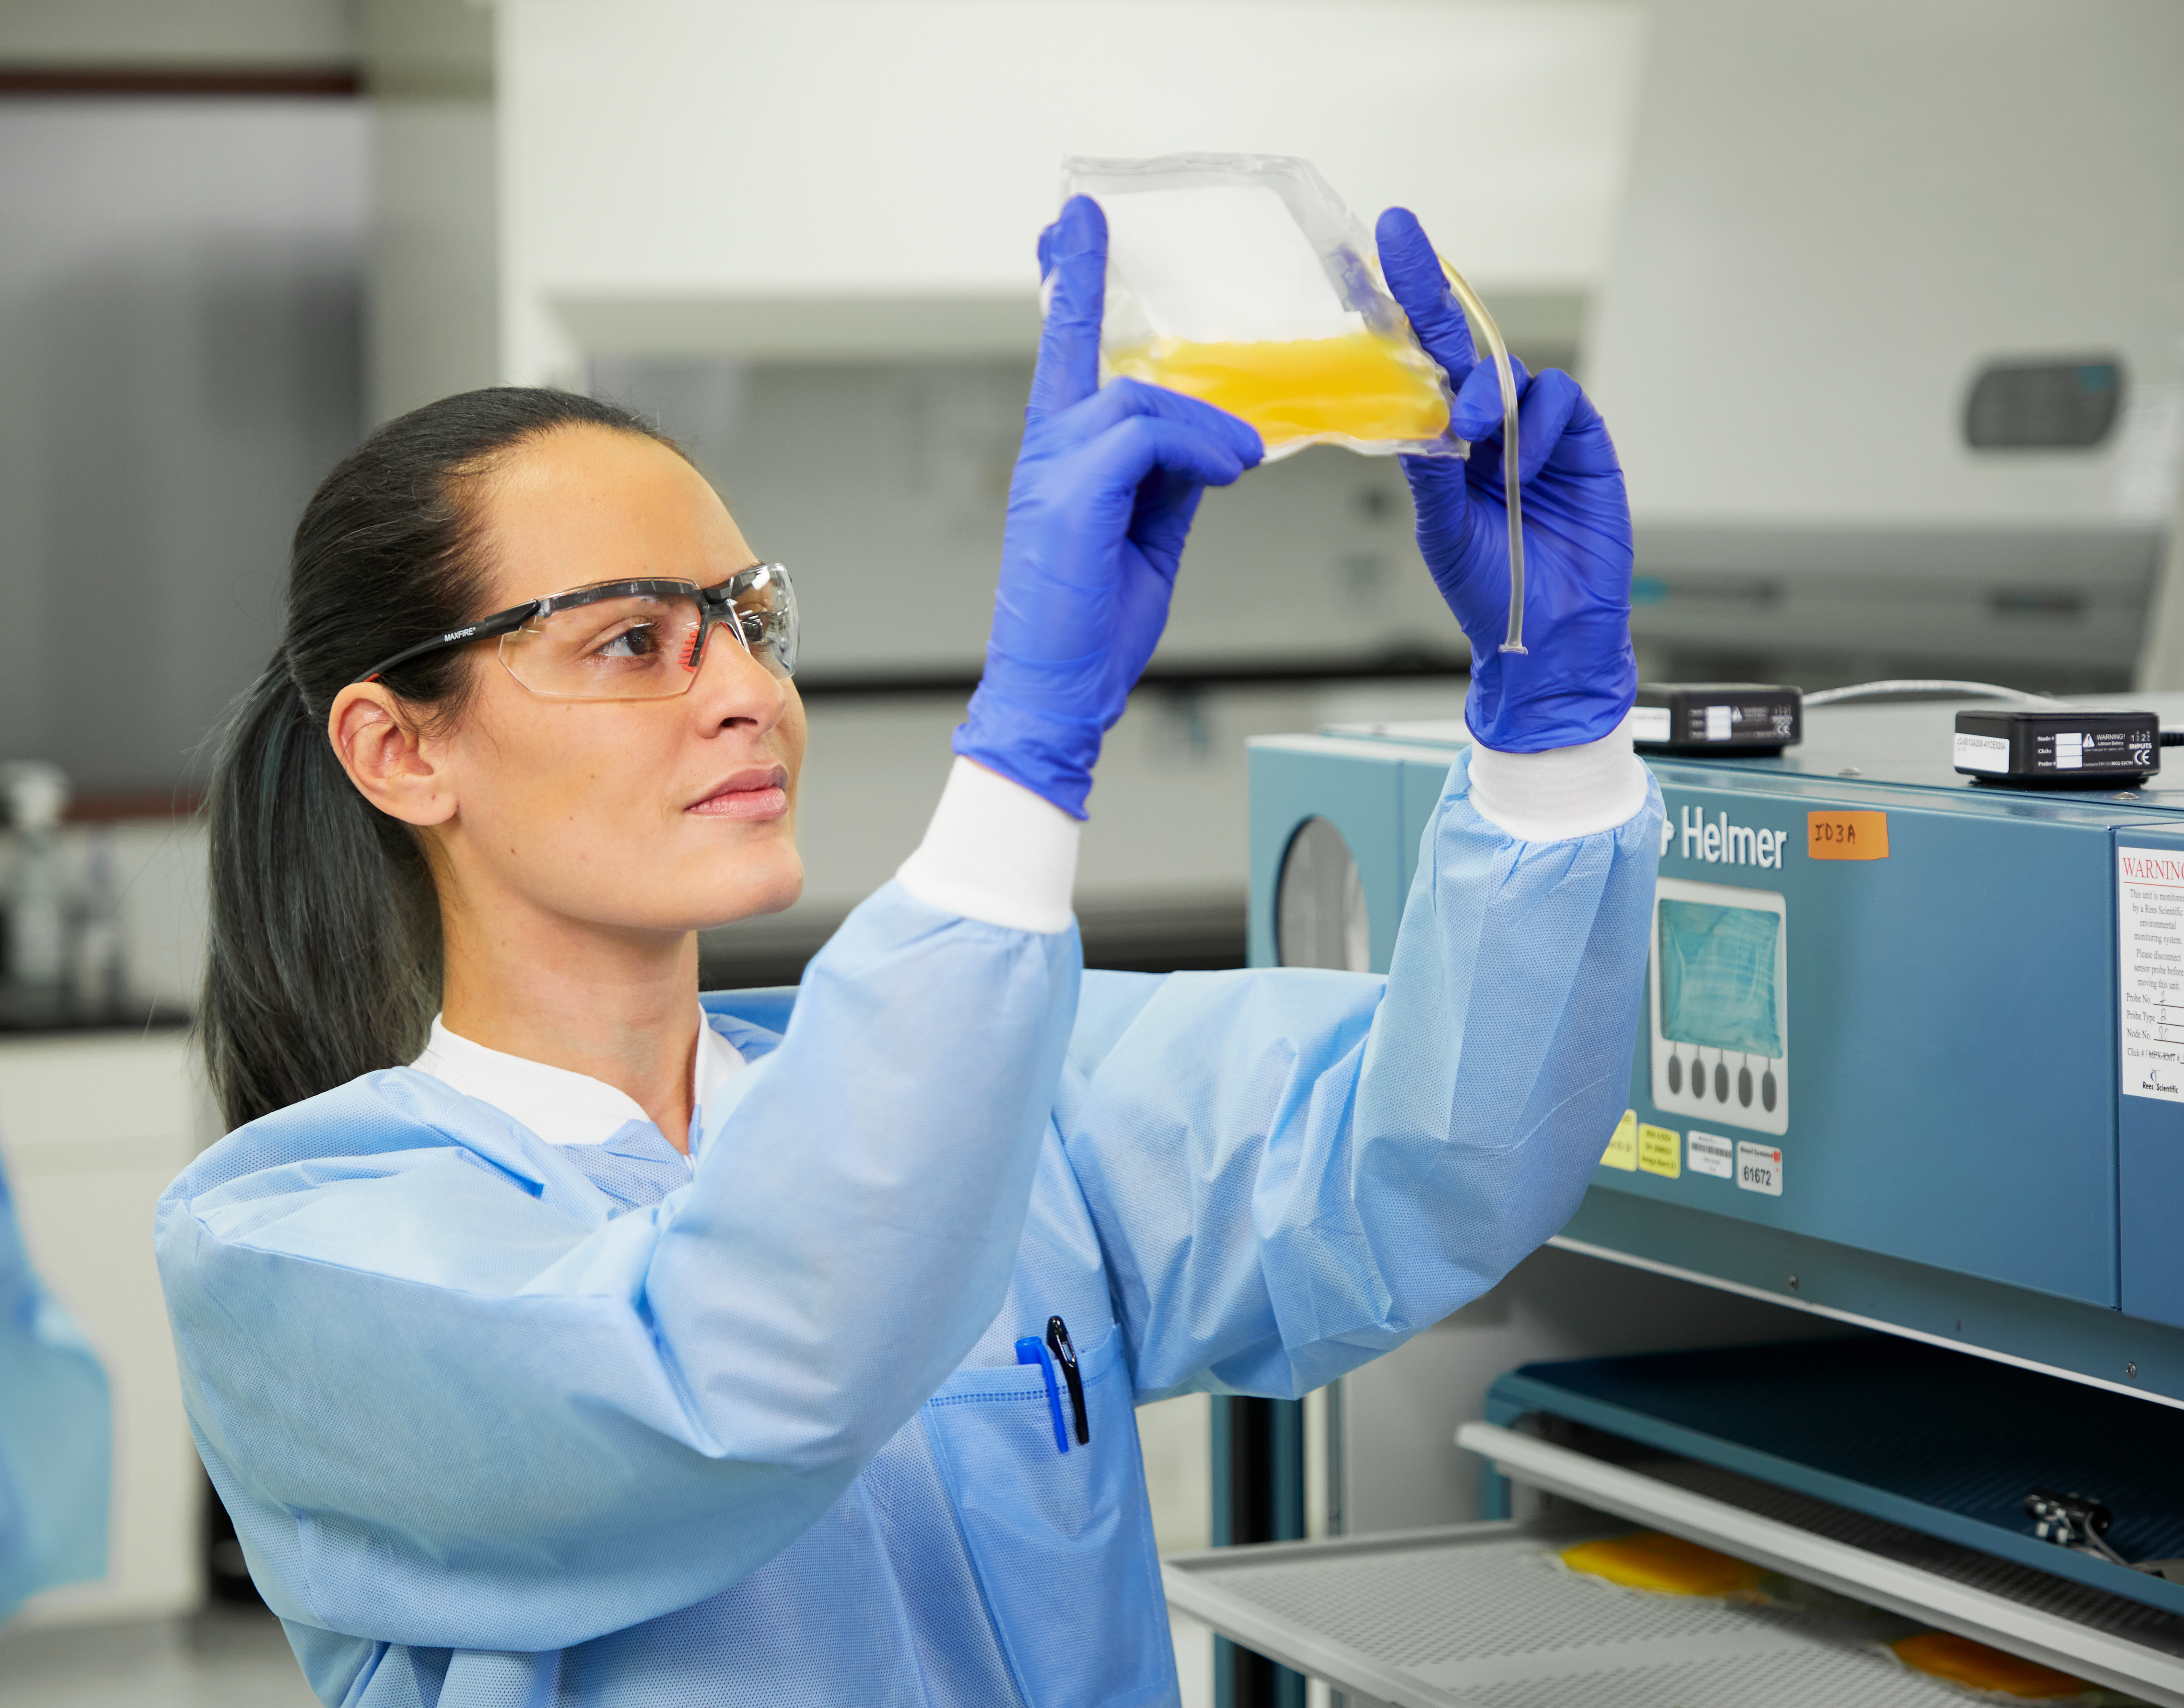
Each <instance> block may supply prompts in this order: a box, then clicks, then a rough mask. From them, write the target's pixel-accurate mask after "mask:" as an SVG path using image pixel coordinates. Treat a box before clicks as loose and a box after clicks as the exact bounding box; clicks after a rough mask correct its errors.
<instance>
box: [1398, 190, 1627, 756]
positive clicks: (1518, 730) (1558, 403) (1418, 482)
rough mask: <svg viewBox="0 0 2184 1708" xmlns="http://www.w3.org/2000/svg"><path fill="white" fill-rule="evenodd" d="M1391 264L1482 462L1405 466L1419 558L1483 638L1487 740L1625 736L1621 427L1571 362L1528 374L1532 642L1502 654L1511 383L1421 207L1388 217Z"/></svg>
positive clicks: (1475, 683) (1478, 722) (1475, 690)
mask: <svg viewBox="0 0 2184 1708" xmlns="http://www.w3.org/2000/svg"><path fill="white" fill-rule="evenodd" d="M1379 242H1380V265H1381V269H1382V271H1384V272H1385V273H1386V275H1387V278H1388V287H1389V289H1390V291H1392V292H1393V293H1395V297H1396V301H1397V302H1399V303H1401V304H1402V305H1403V312H1404V313H1405V314H1407V315H1409V316H1410V321H1411V329H1412V331H1413V332H1416V333H1417V334H1418V342H1419V343H1421V344H1423V345H1424V347H1425V351H1426V354H1428V355H1429V356H1431V357H1432V358H1433V359H1434V360H1435V361H1437V362H1439V363H1440V365H1441V366H1442V368H1443V369H1445V370H1446V372H1447V374H1448V382H1449V384H1450V385H1451V387H1452V388H1454V389H1455V391H1456V407H1455V410H1454V411H1453V420H1452V421H1451V425H1452V426H1453V427H1454V428H1455V430H1456V432H1457V433H1459V434H1461V435H1462V436H1463V437H1464V438H1468V439H1469V440H1470V441H1471V457H1470V460H1468V462H1459V461H1457V460H1455V459H1454V458H1452V457H1405V458H1404V459H1403V469H1404V472H1405V473H1406V474H1407V475H1408V476H1409V477H1410V481H1411V499H1412V503H1413V504H1414V505H1416V506H1417V509H1418V550H1420V551H1421V552H1423V553H1424V555H1425V560H1426V567H1427V568H1428V569H1429V570H1430V571H1432V572H1433V578H1434V584H1435V586H1437V587H1439V588H1440V591H1441V596H1442V597H1443V598H1444V599H1446V600H1447V601H1448V603H1449V608H1450V609H1451V610H1452V611H1454V612H1455V613H1456V620H1457V622H1459V623H1461V624H1462V625H1463V632H1464V633H1465V634H1467V635H1468V636H1469V637H1470V638H1471V695H1470V699H1469V701H1468V704H1467V705H1466V706H1465V708H1464V712H1465V717H1466V720H1467V721H1468V723H1469V724H1470V726H1471V733H1472V734H1473V735H1474V736H1476V737H1477V738H1478V739H1479V740H1480V741H1481V742H1483V743H1485V745H1487V746H1489V747H1493V748H1499V749H1501V750H1502V751H1506V752H1513V753H1535V752H1538V751H1541V750H1542V749H1545V748H1550V747H1574V746H1577V745H1580V744H1581V743H1584V742H1588V741H1596V740H1599V739H1600V738H1601V737H1602V736H1603V735H1607V734H1610V733H1611V732H1612V731H1613V729H1614V728H1616V726H1617V725H1619V723H1622V721H1623V718H1624V714H1625V713H1627V712H1629V711H1630V705H1631V701H1633V700H1634V699H1635V697H1636V695H1637V691H1638V664H1637V660H1636V659H1635V656H1633V655H1632V652H1631V650H1630V567H1631V561H1632V556H1633V552H1632V541H1631V531H1630V496H1629V494H1627V493H1626V492H1625V491H1624V484H1623V468H1622V466H1621V465H1620V464H1619V462H1617V460H1616V458H1615V446H1614V444H1613V441H1611V440H1610V439H1609V438H1608V437H1607V423H1606V422H1604V421H1602V420H1601V418H1600V411H1599V410H1596V409H1595V408H1594V407H1593V406H1592V400H1591V399H1590V398H1588V397H1586V396H1585V394H1584V393H1583V392H1582V391H1580V389H1579V388H1578V383H1577V382H1576V381H1575V380H1574V379H1572V378H1571V377H1569V376H1568V374H1566V373H1563V372H1562V371H1560V370H1558V369H1552V368H1551V369H1549V370H1548V371H1546V372H1545V373H1542V374H1541V375H1540V376H1539V377H1538V378H1536V379H1535V378H1533V377H1531V376H1530V375H1529V374H1527V373H1526V372H1525V371H1524V366H1523V365H1522V364H1521V363H1512V365H1511V366H1513V368H1514V369H1515V371H1516V377H1517V394H1518V405H1517V421H1518V436H1517V447H1518V479H1519V480H1520V481H1521V482H1522V483H1523V488H1524V490H1523V498H1524V504H1523V510H1524V571H1525V587H1524V646H1525V650H1524V652H1523V653H1521V654H1519V653H1505V652H1503V651H1502V650H1501V645H1502V636H1503V635H1504V634H1506V633H1507V628H1508V622H1509V511H1508V505H1507V494H1506V489H1505V487H1504V483H1503V478H1502V388H1501V382H1500V379H1499V377H1498V376H1497V375H1496V372H1495V369H1494V365H1493V363H1491V362H1490V361H1480V360H1478V358H1477V357H1476V355H1475V354H1474V352H1473V350H1472V347H1471V330H1470V327H1468V325H1467V324H1466V323H1465V321H1464V318H1463V310H1462V309H1461V308H1460V307H1458V306H1457V301H1456V299H1455V298H1454V297H1453V296H1451V294H1450V293H1449V289H1448V285H1447V282H1446V280H1445V279H1443V277H1442V276H1441V271H1440V258H1439V257H1438V256H1437V255H1436V254H1435V253H1434V247H1433V245H1432V243H1429V242H1428V241H1427V238H1426V234H1425V232H1424V231H1423V230H1421V229H1420V228H1419V226H1418V219H1417V216H1416V215H1413V214H1412V213H1411V212H1410V211H1409V210H1408V209H1404V208H1390V209H1388V211H1387V212H1386V213H1385V214H1383V215H1381V216H1380V226H1379Z"/></svg>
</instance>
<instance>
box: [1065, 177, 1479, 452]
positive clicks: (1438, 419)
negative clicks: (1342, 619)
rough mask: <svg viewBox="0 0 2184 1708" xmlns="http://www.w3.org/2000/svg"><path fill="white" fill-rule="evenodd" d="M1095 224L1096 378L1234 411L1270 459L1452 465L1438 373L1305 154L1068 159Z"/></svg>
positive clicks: (1460, 447)
mask: <svg viewBox="0 0 2184 1708" xmlns="http://www.w3.org/2000/svg"><path fill="white" fill-rule="evenodd" d="M1062 193H1063V195H1064V197H1065V198H1067V197H1069V196H1075V195H1086V196H1090V197H1091V198H1094V199H1095V201H1097V202H1098V203H1099V204H1100V209H1101V210H1102V211H1103V212H1104V213H1105V214H1106V216H1107V306H1106V318H1105V320H1104V321H1103V322H1102V324H1101V326H1100V369H1101V377H1103V378H1106V377H1115V376H1122V377H1127V378H1130V379H1137V380H1144V381H1145V382H1149V383H1151V384H1153V385H1158V386H1164V387H1166V388H1168V389H1169V390H1171V391H1179V392H1184V393H1187V394H1190V396H1193V397H1196V398H1202V399H1205V400H1206V402H1208V403H1211V404H1216V405H1219V406H1220V407H1221V408H1223V409H1225V410H1229V411H1230V412H1231V413H1232V414H1234V415H1239V416H1242V417H1243V418H1244V419H1245V421H1250V422H1251V425H1252V426H1253V427H1256V428H1258V430H1259V434H1260V437H1261V438H1262V439H1264V440H1265V441H1266V446H1267V457H1268V460H1269V461H1272V460H1274V459H1275V458H1278V457H1283V456H1287V455H1290V453H1292V452H1294V451H1299V450H1301V449H1304V448H1305V446H1307V445H1310V444H1339V445H1344V446H1346V447H1347V448H1348V449H1351V450H1355V451H1362V452H1365V453H1367V454H1368V455H1393V454H1394V453H1396V452H1397V451H1402V452H1407V453H1409V454H1412V455H1425V456H1462V455H1464V452H1465V446H1464V444H1463V441H1462V440H1461V439H1458V438H1455V437H1453V436H1452V435H1451V433H1450V432H1449V426H1448V418H1449V405H1450V403H1451V394H1450V392H1449V388H1448V377H1447V376H1446V374H1444V373H1443V372H1442V371H1441V370H1440V366H1439V365H1438V364H1437V363H1435V361H1434V360H1433V359H1432V358H1431V357H1430V356H1429V355H1427V354H1426V353H1425V352H1424V350H1422V349H1419V348H1418V340H1417V339H1416V338H1413V337H1412V335H1411V328H1410V324H1409V322H1408V321H1406V320H1405V319H1404V318H1403V312H1402V310H1401V309H1400V308H1398V307H1397V306H1396V302H1395V299H1394V298H1392V297H1390V295H1389V294H1388V288H1387V287H1386V285H1385V284H1384V283H1383V282H1381V277H1380V269H1379V264H1378V262H1377V260H1375V258H1374V251H1373V243H1372V240H1371V237H1369V235H1368V233H1367V232H1365V230H1364V228H1363V227H1362V226H1360V225H1359V224H1358V222H1357V220H1356V219H1355V218H1353V217H1352V216H1351V213H1350V210H1349V209H1347V208H1346V207H1344V206H1343V204H1342V201H1341V198H1340V197H1338V196H1337V195H1336V194H1335V193H1334V191H1333V190H1332V189H1331V188H1330V187H1329V186H1328V184H1327V183H1326V181H1324V180H1323V179H1322V178H1321V177H1320V176H1319V174H1318V172H1316V171H1314V170H1312V165H1311V164H1310V163H1309V162H1308V161H1305V160H1299V159H1288V158H1284V157H1281V156H1275V155H1257V154H1171V155H1168V156H1167V157H1165V158H1163V159H1155V160H1087V159H1067V160H1065V161H1064V162H1063V163H1062Z"/></svg>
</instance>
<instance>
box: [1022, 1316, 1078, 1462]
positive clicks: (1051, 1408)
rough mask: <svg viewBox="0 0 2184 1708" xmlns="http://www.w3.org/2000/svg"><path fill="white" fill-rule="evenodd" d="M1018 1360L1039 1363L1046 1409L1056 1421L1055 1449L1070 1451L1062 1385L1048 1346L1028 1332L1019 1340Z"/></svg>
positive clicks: (1060, 1451) (1054, 1421) (1064, 1451)
mask: <svg viewBox="0 0 2184 1708" xmlns="http://www.w3.org/2000/svg"><path fill="white" fill-rule="evenodd" d="M1017 1363H1018V1364H1035V1365H1038V1366H1039V1374H1040V1375H1041V1376H1045V1378H1046V1410H1047V1415H1048V1416H1049V1417H1050V1419H1052V1420H1053V1423H1054V1447H1055V1451H1056V1452H1057V1453H1067V1452H1068V1451H1069V1430H1068V1427H1067V1425H1065V1424H1064V1423H1063V1422H1062V1421H1061V1384H1060V1383H1059V1382H1057V1381H1055V1379H1054V1360H1053V1359H1051V1358H1050V1357H1048V1356H1047V1352H1046V1348H1045V1346H1044V1345H1042V1344H1041V1343H1040V1342H1039V1337H1038V1336H1037V1335H1035V1334H1028V1335H1026V1336H1025V1337H1023V1338H1022V1340H1020V1341H1018V1342H1017Z"/></svg>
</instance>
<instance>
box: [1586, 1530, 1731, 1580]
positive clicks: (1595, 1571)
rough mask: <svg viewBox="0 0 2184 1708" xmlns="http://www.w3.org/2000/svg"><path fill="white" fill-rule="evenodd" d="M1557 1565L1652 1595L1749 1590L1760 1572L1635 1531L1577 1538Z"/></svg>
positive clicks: (1726, 1557)
mask: <svg viewBox="0 0 2184 1708" xmlns="http://www.w3.org/2000/svg"><path fill="white" fill-rule="evenodd" d="M1562 1558H1563V1565H1565V1566H1568V1567H1569V1569H1570V1570H1571V1571H1583V1572H1588V1573H1590V1574H1591V1576H1593V1577H1604V1578H1606V1579H1607V1581H1608V1582H1610V1583H1619V1584H1621V1585H1622V1586H1623V1587H1624V1588H1626V1589H1650V1590H1652V1592H1653V1593H1654V1594H1657V1595H1736V1594H1750V1593H1751V1592H1752V1591H1753V1590H1755V1589H1757V1588H1758V1587H1759V1580H1760V1579H1761V1578H1762V1577H1764V1576H1765V1575H1766V1574H1765V1573H1764V1572H1763V1571H1761V1570H1760V1569H1759V1568H1758V1566H1747V1564H1745V1562H1744V1561H1743V1560H1732V1559H1730V1556H1729V1555H1726V1554H1717V1553H1715V1552H1714V1551H1713V1549H1711V1548H1702V1547H1700V1546H1699V1545H1698V1543H1696V1542H1686V1541H1685V1540H1684V1539H1683V1538H1681V1537H1680V1536H1662V1535H1658V1534H1656V1533H1655V1532H1651V1531H1638V1532H1634V1533H1633V1534H1631V1535H1629V1536H1619V1537H1616V1538H1613V1540H1612V1541H1607V1542H1580V1543H1578V1545H1577V1546H1576V1547H1574V1548H1566V1549H1563V1556H1562Z"/></svg>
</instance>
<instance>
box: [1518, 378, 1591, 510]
mask: <svg viewBox="0 0 2184 1708" xmlns="http://www.w3.org/2000/svg"><path fill="white" fill-rule="evenodd" d="M1584 401H1585V394H1584V393H1583V392H1582V391H1580V389H1579V388H1578V383H1577V382H1576V381H1575V380H1574V379H1572V378H1571V377H1569V376H1568V374H1566V373H1564V372H1563V371H1562V370H1561V369H1560V368H1549V369H1548V370H1547V371H1546V372H1545V373H1543V374H1541V376H1540V377H1539V378H1538V379H1537V380H1535V381H1534V382H1532V384H1531V385H1530V387H1529V388H1528V389H1526V390H1525V392H1524V394H1523V396H1522V399H1521V400H1520V401H1519V402H1518V405H1517V478H1518V480H1520V481H1523V482H1525V483H1529V482H1530V481H1531V480H1532V478H1533V477H1535V475H1537V474H1538V473H1539V472H1540V471H1541V469H1543V468H1545V467H1546V466H1547V459H1548V458H1549V457H1551V456H1552V455H1554V454H1555V452H1556V450H1557V449H1558V448H1559V447H1560V445H1561V444H1562V441H1563V430H1564V429H1565V428H1567V427H1568V426H1569V424H1570V418H1571V416H1573V415H1574V413H1575V412H1576V410H1577V407H1578V405H1580V403H1582V402H1584Z"/></svg>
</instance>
